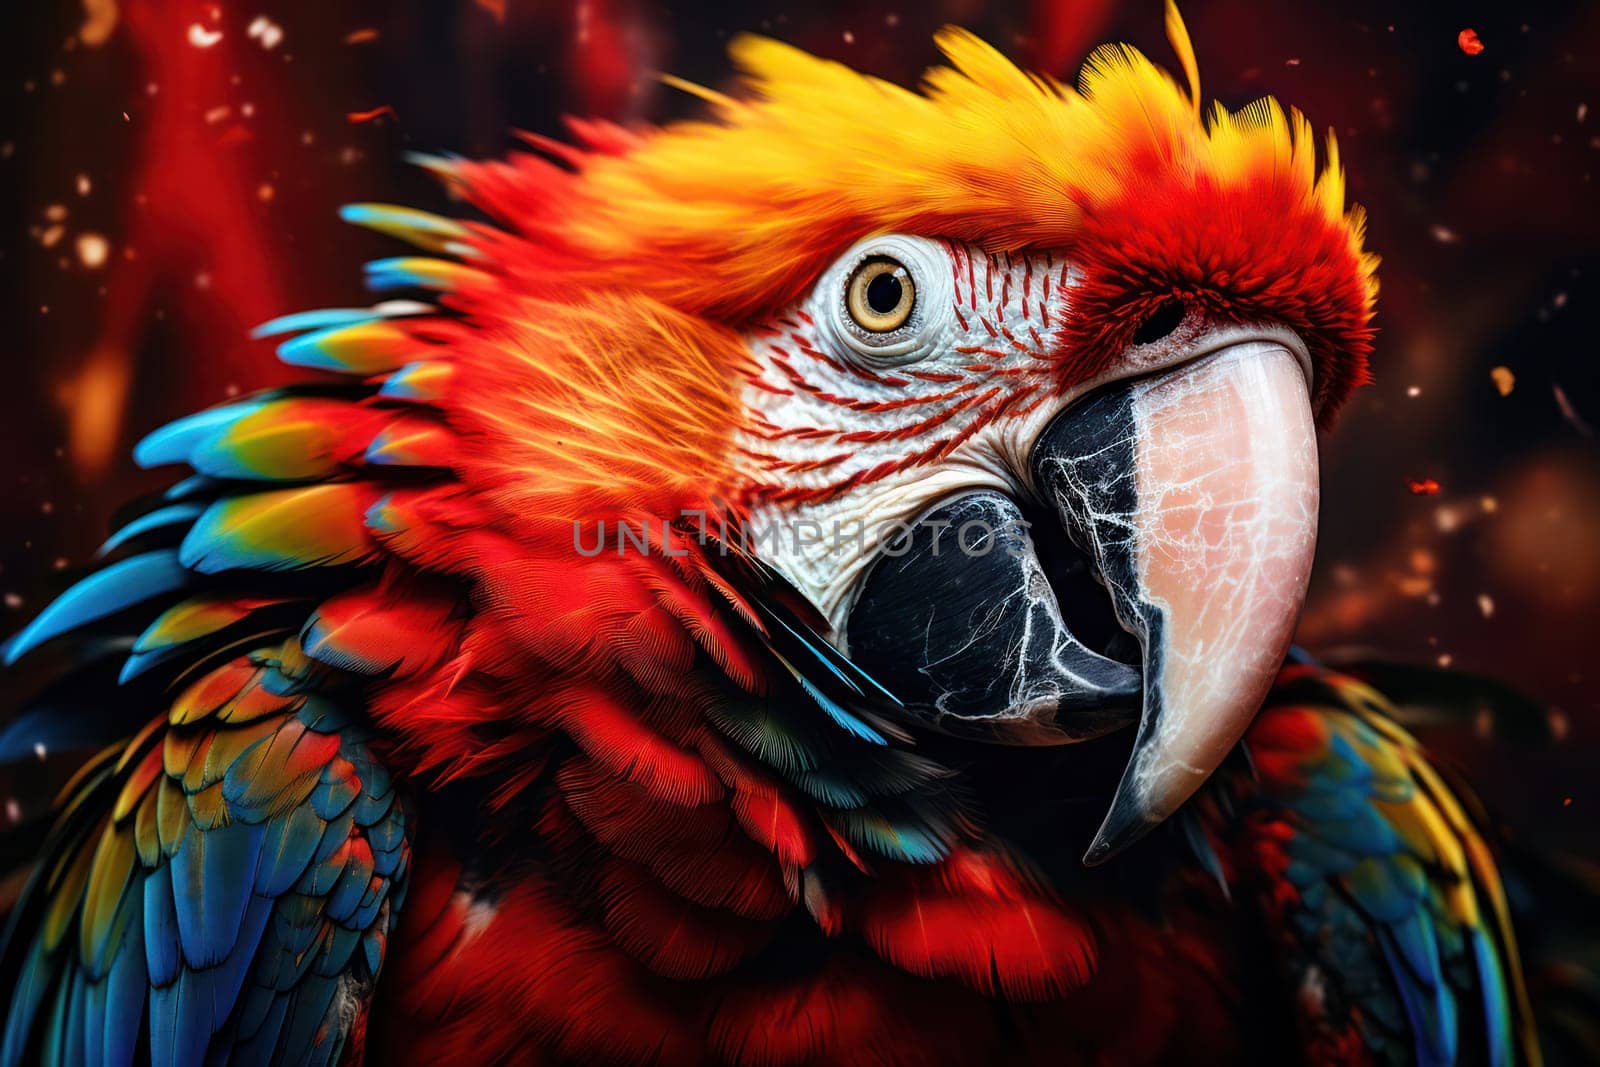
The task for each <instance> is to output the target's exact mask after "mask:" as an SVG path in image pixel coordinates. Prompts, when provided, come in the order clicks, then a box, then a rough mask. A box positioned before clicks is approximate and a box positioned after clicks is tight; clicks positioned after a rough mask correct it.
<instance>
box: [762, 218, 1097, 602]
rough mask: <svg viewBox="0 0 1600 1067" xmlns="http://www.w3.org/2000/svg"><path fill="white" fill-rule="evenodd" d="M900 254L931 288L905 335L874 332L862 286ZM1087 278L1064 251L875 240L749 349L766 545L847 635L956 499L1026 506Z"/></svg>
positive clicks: (912, 275)
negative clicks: (875, 564) (856, 288)
mask: <svg viewBox="0 0 1600 1067" xmlns="http://www.w3.org/2000/svg"><path fill="white" fill-rule="evenodd" d="M874 257H887V258H889V259H891V260H893V261H894V262H896V263H898V264H900V265H903V267H904V268H905V277H906V278H908V279H909V282H910V284H912V285H914V286H915V290H916V296H915V307H914V309H913V311H912V315H911V318H910V320H909V321H908V322H907V323H906V324H905V326H904V327H903V328H901V329H898V330H896V331H894V332H893V333H892V334H889V335H885V336H883V337H877V336H873V335H871V334H870V333H869V332H868V331H865V330H863V329H862V328H861V326H860V325H859V324H858V323H856V322H855V321H853V320H852V318H851V315H850V308H849V305H848V300H847V295H846V294H847V288H848V285H849V282H850V279H851V276H852V273H853V272H854V271H856V270H857V269H858V268H859V267H860V265H861V264H862V263H863V262H865V261H867V260H869V259H872V258H874ZM1072 284H1073V274H1072V271H1071V269H1070V268H1069V267H1068V265H1067V264H1066V262H1065V261H1064V260H1062V259H1061V258H1060V257H1058V256H1052V255H1049V254H1038V255H1028V256H1021V255H1018V256H1006V255H1003V254H1001V255H989V254H987V253H985V252H983V251H982V250H980V249H977V248H975V247H972V246H968V245H963V244H959V243H955V242H948V241H935V240H928V239H925V238H920V237H909V236H905V235H898V234H893V235H886V236H881V237H875V238H870V239H868V240H865V241H862V242H859V243H858V244H856V245H855V246H854V247H852V248H851V249H850V250H849V251H848V252H846V253H845V254H844V255H843V256H841V257H840V258H839V260H838V261H837V262H836V263H835V264H834V265H833V266H832V267H830V268H829V269H828V270H827V271H825V272H824V273H823V275H822V277H821V278H820V279H819V280H818V282H817V285H816V286H815V287H814V288H813V290H812V291H811V292H810V293H809V294H808V295H807V296H806V298H805V299H804V300H802V301H801V302H800V303H799V304H798V305H796V306H795V307H793V308H791V309H789V310H788V311H786V312H784V313H782V314H780V315H778V316H776V317H775V318H774V319H772V320H771V321H769V322H767V323H765V324H763V325H761V326H759V327H757V328H756V329H754V330H752V331H751V332H750V333H749V334H748V335H747V343H748V345H749V348H750V351H751V353H752V354H753V356H754V357H755V360H756V364H757V366H758V367H759V373H758V374H757V375H756V376H755V377H753V378H752V379H751V380H750V381H749V382H748V384H747V385H746V387H745V405H746V408H747V409H748V411H749V412H750V418H749V420H748V425H749V428H748V429H747V430H746V431H745V432H744V433H742V434H741V436H740V440H739V445H740V448H741V460H740V463H741V465H742V467H743V469H744V472H745V473H746V475H747V478H748V481H749V483H750V484H752V485H753V486H755V487H756V489H755V491H754V493H753V500H754V507H753V509H752V513H751V531H750V532H751V534H752V536H753V537H754V538H755V540H756V541H757V551H758V552H759V553H760V554H761V555H762V556H763V557H764V558H766V559H767V560H768V561H769V562H772V563H773V564H774V565H775V566H777V567H778V568H779V569H780V570H781V571H783V572H784V574H785V575H786V577H788V578H789V579H790V580H791V581H792V582H793V583H794V584H795V585H796V587H797V588H799V589H800V590H801V591H802V592H804V593H805V594H806V595H807V596H808V597H810V598H811V600H812V601H813V603H815V604H816V605H817V607H818V608H820V609H821V610H822V611H823V612H824V613H825V614H826V615H827V616H828V618H829V620H830V621H831V622H832V623H833V624H834V626H835V629H836V630H837V629H839V624H840V623H841V622H842V620H843V618H844V616H845V614H846V613H847V612H848V610H849V607H850V604H851V598H852V597H853V595H854V592H855V590H856V589H857V587H858V586H859V584H860V579H861V577H862V575H863V574H864V572H865V570H866V569H867V567H868V566H869V565H870V564H871V562H872V561H873V559H874V558H875V557H876V555H877V551H878V549H879V547H880V546H881V544H882V543H883V542H884V541H886V540H889V539H892V538H893V537H894V536H895V535H896V534H897V533H898V532H900V531H901V530H903V529H904V526H903V525H902V524H905V523H911V522H914V521H916V520H917V519H918V518H919V517H920V516H921V515H922V514H923V513H925V512H926V511H928V510H929V508H930V507H932V506H933V505H935V504H936V503H938V502H939V501H940V500H941V499H943V498H945V497H948V496H951V495H953V494H955V493H958V492H962V491H966V490H971V489H980V488H990V489H995V490H998V491H1000V492H1002V493H1007V494H1009V495H1012V496H1016V495H1018V493H1019V486H1018V485H1017V479H1016V476H1015V475H1014V474H1013V473H1012V472H1014V471H1018V470H1025V469H1026V454H1027V448H1028V446H1029V444H1030V443H1031V442H1032V440H1033V439H1034V438H1035V437H1036V436H1037V435H1038V433H1039V431H1040V430H1041V429H1042V428H1043V427H1044V425H1045V424H1046V423H1047V422H1048V421H1049V420H1050V418H1052V417H1053V416H1054V415H1055V413H1056V412H1057V411H1059V410H1060V407H1061V405H1062V404H1063V403H1064V402H1065V401H1066V399H1067V398H1066V397H1064V396H1063V395H1062V394H1061V391H1060V383H1059V381H1058V380H1057V360H1056V339H1057V337H1058V334H1059V331H1060V328H1061V325H1062V323H1063V322H1064V320H1065V317H1066V315H1067V311H1068V297H1069V290H1070V288H1071V285H1072Z"/></svg>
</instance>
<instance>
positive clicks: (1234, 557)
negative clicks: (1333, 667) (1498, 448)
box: [1033, 341, 1318, 864]
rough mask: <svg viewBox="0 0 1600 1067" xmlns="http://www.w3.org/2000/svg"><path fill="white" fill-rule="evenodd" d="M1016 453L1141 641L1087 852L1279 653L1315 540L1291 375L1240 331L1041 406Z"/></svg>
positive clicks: (1102, 844) (1114, 844)
mask: <svg viewBox="0 0 1600 1067" xmlns="http://www.w3.org/2000/svg"><path fill="white" fill-rule="evenodd" d="M1033 466H1034V477H1035V484H1036V486H1037V487H1038V489H1039V491H1040V492H1041V494H1042V495H1043V496H1044V497H1045V498H1046V500H1047V502H1048V503H1050V504H1052V505H1053V506H1054V507H1055V508H1056V509H1057V512H1058V514H1059V515H1060V518H1061V520H1062V521H1063V523H1064V524H1065V525H1066V526H1067V528H1068V530H1069V531H1070V533H1071V535H1072V537H1073V539H1074V540H1075V541H1077V542H1078V543H1079V545H1080V546H1081V547H1082V548H1083V549H1084V550H1085V551H1086V552H1088V553H1089V554H1090V556H1091V557H1092V559H1093V560H1094V561H1095V565H1096V566H1097V568H1098V569H1099V572H1100V576H1101V578H1102V579H1103V580H1104V581H1105V583H1106V586H1107V588H1108V590H1109V591H1110V593H1111V596H1112V601H1113V604H1114V607H1115V610H1116V613H1117V617H1118V620H1119V621H1120V623H1121V624H1122V625H1123V626H1124V627H1125V628H1126V629H1128V630H1129V631H1130V632H1131V633H1133V634H1134V636H1135V637H1137V638H1138V640H1139V642H1140V643H1141V645H1142V646H1143V650H1144V706H1143V710H1142V713H1141V716H1140V725H1139V736H1138V738H1137V740H1136V742H1135V746H1134V750H1133V755H1132V757H1131V759H1130V761H1129V764H1128V767H1127V769H1126V771H1125V772H1124V774H1123V778H1122V781H1121V784H1120V785H1119V786H1118V788H1117V792H1116V795H1115V797H1114V799H1113V800H1112V804H1111V808H1110V810H1109V812H1108V813H1107V815H1106V818H1105V821H1104V823H1103V824H1102V825H1101V827H1100V831H1099V833H1098V834H1097V835H1096V837H1095V840H1094V842H1093V844H1092V845H1090V847H1089V851H1088V853H1087V854H1086V855H1085V857H1084V860H1085V862H1086V863H1090V864H1094V863H1099V862H1103V861H1104V860H1106V859H1108V858H1110V857H1111V856H1112V855H1113V854H1114V853H1115V852H1117V851H1118V850H1120V849H1121V848H1123V847H1125V846H1127V845H1128V844H1130V843H1132V842H1133V841H1135V840H1137V839H1138V838H1139V837H1140V836H1142V835H1143V834H1144V833H1145V832H1146V831H1148V830H1149V829H1150V828H1151V827H1153V826H1155V825H1156V824H1158V823H1159V822H1161V821H1162V820H1163V819H1165V818H1166V817H1167V816H1168V815H1170V814H1172V812H1174V811H1175V810H1176V809H1177V808H1178V807H1179V805H1181V804H1182V803H1183V802H1184V801H1185V800H1187V799H1188V798H1189V797H1190V796H1191V795H1192V794H1193V793H1194V792H1195V790H1196V789H1198V788H1199V787H1200V785H1201V784H1202V783H1203V782H1204V781H1205V780H1206V778H1207V777H1208V776H1209V775H1210V774H1211V772H1212V771H1213V770H1215V769H1216V767H1217V765H1218V764H1219V763H1220V762H1221V761H1222V759H1223V758H1224V757H1225V756H1226V755H1227V754H1228V752H1229V751H1230V750H1231V749H1232V747H1233V746H1234V745H1235V744H1236V743H1237V742H1238V740H1239V738H1240V737H1241V736H1242V735H1243V733H1244V731H1245V729H1246V728H1247V727H1248V726H1249V724H1250V721H1251V720H1252V718H1253V717H1254V716H1255V713H1256V711H1257V709H1258V708H1259V707H1260V704H1261V701H1262V699H1263V698H1264V697H1265V695H1266V692H1267V689H1268V688H1269V687H1270V686H1271V684H1272V680H1273V678H1274V677H1275V676H1276V674H1277V671H1278V668H1279V666H1280V665H1281V664H1282V661H1283V657H1284V655H1285V653H1286V652H1287V650H1288V647H1289V642H1290V638H1291V636H1292V634H1293V630H1294V625H1295V622H1296V620H1297V618H1298V616H1299V613H1300V608H1301V605H1302V603H1303V601H1304V598H1305V592H1306V584H1307V581H1308V579H1309V576H1310V571H1311V560H1312V555H1313V551H1314V549H1315V545H1316V528H1317V506H1318V487H1317V447H1316V435H1315V427H1314V424H1313V420H1312V415H1311V405H1310V391H1309V389H1308V386H1307V381H1306V376H1305V371H1304V370H1303V368H1302V364H1301V362H1300V360H1299V359H1298V358H1297V356H1296V355H1295V354H1294V353H1292V352H1290V350H1289V349H1288V348H1286V347H1285V346H1283V345H1282V344H1279V343H1276V342H1267V341H1249V342H1243V343H1239V344H1235V345H1232V346H1229V347H1228V348H1225V349H1223V350H1221V351H1219V352H1216V353H1213V354H1211V355H1208V356H1205V357H1203V358H1200V359H1197V360H1195V361H1193V362H1190V363H1186V364H1183V365H1181V366H1179V367H1177V368H1176V369H1174V370H1171V371H1167V372H1164V373H1161V374H1158V375H1154V376H1151V377H1148V378H1140V379H1136V380H1133V381H1129V382H1124V383H1118V384H1116V385H1113V386H1111V387H1109V388H1108V389H1106V390H1104V391H1102V392H1101V393H1099V394H1097V395H1095V396H1093V397H1091V398H1089V399H1088V400H1086V401H1084V402H1082V403H1080V404H1078V405H1076V406H1074V407H1073V408H1071V409H1069V410H1068V411H1067V412H1066V413H1064V414H1063V415H1062V416H1061V417H1059V418H1058V419H1057V420H1056V421H1055V423H1053V424H1052V425H1051V426H1050V427H1049V428H1048V429H1047V430H1046V431H1045V433H1044V435H1043V436H1042V437H1041V438H1040V441H1039V443H1038V445H1037V446H1036V448H1035V452H1034V461H1033Z"/></svg>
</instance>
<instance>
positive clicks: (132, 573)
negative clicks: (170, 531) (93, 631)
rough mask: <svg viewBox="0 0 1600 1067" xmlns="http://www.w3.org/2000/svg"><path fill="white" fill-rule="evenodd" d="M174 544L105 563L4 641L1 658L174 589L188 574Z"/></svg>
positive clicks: (12, 656) (8, 658)
mask: <svg viewBox="0 0 1600 1067" xmlns="http://www.w3.org/2000/svg"><path fill="white" fill-rule="evenodd" d="M191 577H192V576H191V575H190V573H189V571H188V570H187V569H185V568H184V566H183V565H182V564H181V563H180V562H179V559H178V553H177V552H176V551H174V550H172V549H162V550H160V551H156V552H146V553H144V554H142V555H138V556H131V557H129V558H128V559H124V560H119V561H118V562H116V563H113V564H111V565H110V566H109V567H104V568H102V569H100V570H98V571H95V572H94V573H93V574H91V575H89V576H88V577H87V578H85V579H83V580H82V581H80V582H78V583H77V584H76V585H74V586H73V587H72V588H70V589H68V590H67V591H66V592H65V593H62V594H61V595H60V596H58V597H56V599H55V600H53V601H52V602H51V603H50V606H49V607H47V608H45V609H44V610H43V611H41V612H40V613H39V614H38V615H37V616H36V617H35V618H34V620H33V621H32V622H30V623H29V624H28V625H27V626H26V627H24V628H23V630H22V632H21V633H19V634H17V635H16V636H15V637H13V638H12V639H11V640H10V641H9V642H7V643H6V646H5V656H4V662H5V664H6V665H7V666H9V665H11V664H13V663H15V662H16V661H17V660H18V659H20V658H22V657H23V656H24V655H26V654H27V653H29V652H31V651H32V650H33V649H35V648H38V647H39V646H40V645H42V644H44V643H45V642H46V641H49V640H50V639H52V638H55V637H60V636H61V635H63V634H66V633H69V632H71V631H73V630H76V629H78V628H79V627H81V626H86V625H88V624H89V623H92V622H98V621H100V620H101V619H104V618H108V617H110V616H112V615H116V614H117V613H118V612H122V611H126V610H127V609H128V608H131V607H134V606H136V605H139V604H142V603H145V602H146V601H149V600H153V599H154V598H156V597H158V596H164V595H167V594H171V593H175V592H177V591H178V590H180V589H182V588H184V586H186V585H187V584H188V583H189V581H190V580H191Z"/></svg>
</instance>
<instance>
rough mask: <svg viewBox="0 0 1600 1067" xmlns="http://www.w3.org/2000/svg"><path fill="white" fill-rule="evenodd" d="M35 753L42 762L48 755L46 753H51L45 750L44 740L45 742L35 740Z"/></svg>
mask: <svg viewBox="0 0 1600 1067" xmlns="http://www.w3.org/2000/svg"><path fill="white" fill-rule="evenodd" d="M33 754H34V756H36V757H37V758H38V759H39V760H40V761H41V762H42V761H43V760H44V758H45V756H46V755H48V754H49V753H48V752H47V751H46V750H45V747H44V742H43V741H35V742H34V743H33Z"/></svg>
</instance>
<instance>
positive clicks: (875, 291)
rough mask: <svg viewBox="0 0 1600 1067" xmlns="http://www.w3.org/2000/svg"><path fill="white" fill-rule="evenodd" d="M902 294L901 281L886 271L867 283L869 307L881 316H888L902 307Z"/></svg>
mask: <svg viewBox="0 0 1600 1067" xmlns="http://www.w3.org/2000/svg"><path fill="white" fill-rule="evenodd" d="M900 294H901V285H900V279H899V278H897V277H895V276H894V272H892V271H887V270H886V271H884V272H883V273H882V274H880V275H878V276H877V277H876V278H873V279H872V280H871V281H870V282H868V283H867V307H869V308H871V309H872V310H873V311H874V312H876V313H877V314H879V315H887V314H889V312H891V311H893V310H894V309H895V308H897V307H899V306H900Z"/></svg>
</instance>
